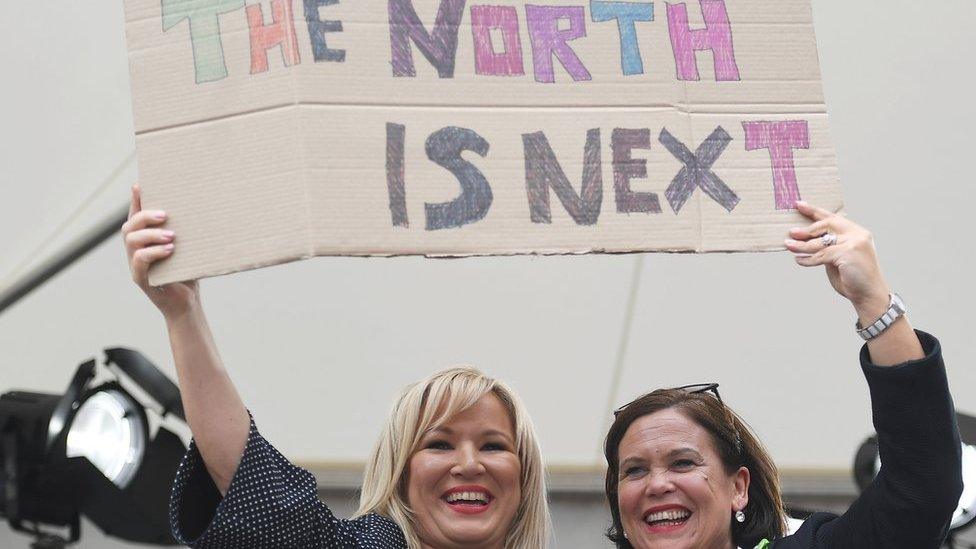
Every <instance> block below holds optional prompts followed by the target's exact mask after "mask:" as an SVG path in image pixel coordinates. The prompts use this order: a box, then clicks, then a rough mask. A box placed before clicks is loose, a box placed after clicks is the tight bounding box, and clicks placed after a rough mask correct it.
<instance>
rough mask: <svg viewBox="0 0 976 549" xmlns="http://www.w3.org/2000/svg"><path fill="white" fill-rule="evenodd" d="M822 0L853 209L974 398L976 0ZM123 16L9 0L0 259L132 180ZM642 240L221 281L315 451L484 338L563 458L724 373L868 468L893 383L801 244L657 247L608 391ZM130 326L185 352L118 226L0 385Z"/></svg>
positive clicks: (73, 357) (823, 457)
mask: <svg viewBox="0 0 976 549" xmlns="http://www.w3.org/2000/svg"><path fill="white" fill-rule="evenodd" d="M730 1H734V0H730ZM814 11H815V18H816V19H815V21H816V30H817V34H818V38H819V41H820V51H821V59H822V68H823V76H824V83H825V86H826V94H827V100H828V107H829V109H830V113H831V123H832V130H833V136H834V138H835V140H836V144H837V151H838V155H839V161H840V167H841V176H842V180H843V183H844V187H845V197H846V201H847V207H848V212H849V214H850V216H851V217H852V218H854V219H856V220H858V221H859V222H861V223H862V224H864V225H865V226H867V227H869V228H870V229H871V230H872V231H873V232H874V234H875V237H876V240H877V243H878V248H879V250H880V254H881V258H882V262H883V265H884V268H885V271H886V273H887V275H888V278H889V280H890V282H891V284H892V286H893V287H894V288H896V289H897V290H898V291H900V292H901V294H902V295H903V297H904V298H905V299H906V301H907V302H908V304H909V307H910V311H911V312H910V316H911V318H912V319H913V321H914V323H915V324H916V326H917V327H919V328H923V329H926V330H929V331H932V332H933V333H935V334H936V335H938V336H939V337H940V338H941V339H942V341H943V343H944V346H945V352H946V357H947V359H948V361H949V371H950V377H951V383H952V386H953V388H954V392H955V397H956V402H957V405H958V407H959V408H960V409H961V410H969V411H972V412H976V392H973V388H974V387H976V369H974V368H972V365H973V364H976V350H974V347H973V344H972V340H971V339H969V338H970V337H971V335H970V333H969V332H970V331H971V326H972V321H971V319H970V315H972V311H973V310H974V305H976V300H974V299H973V295H972V293H971V292H972V280H974V279H976V265H974V254H973V246H972V237H973V230H972V221H971V220H972V219H973V217H974V216H973V215H972V208H973V204H974V202H976V190H974V189H976V178H974V177H973V175H972V171H973V167H972V166H971V162H972V160H973V153H972V142H973V140H974V137H973V131H974V129H973V128H974V127H976V105H974V100H973V90H974V89H976V78H974V76H973V67H974V55H976V46H974V45H973V41H972V40H973V39H972V36H971V34H970V31H971V24H972V21H973V19H974V17H976V6H974V5H973V3H972V2H970V1H968V0H942V1H940V2H907V1H905V2H890V1H888V2H882V1H880V0H865V1H862V2H843V1H820V2H815V6H814ZM122 23H123V18H122V6H121V2H117V1H116V2H80V3H78V2H76V3H64V2H55V3H52V2H12V3H9V4H8V5H5V6H4V17H3V18H2V19H0V52H3V53H2V54H0V60H2V64H3V69H4V71H3V74H4V78H3V82H4V85H3V86H2V87H0V98H2V101H0V189H2V195H0V196H2V199H0V230H2V234H3V237H2V238H0V276H5V277H10V276H13V275H14V274H16V272H17V271H18V269H22V268H23V266H24V265H25V264H27V263H29V261H30V259H31V258H36V257H40V256H43V255H44V254H45V253H47V252H49V251H51V250H52V249H54V248H56V247H57V244H58V242H61V241H63V240H64V239H65V238H69V237H71V236H73V235H76V234H77V233H78V231H80V230H81V229H83V228H84V227H86V226H88V225H90V224H91V223H92V222H94V221H95V220H97V219H99V218H100V217H102V216H104V215H106V214H107V213H108V212H109V211H110V210H112V209H114V208H115V207H117V206H118V205H119V204H120V203H122V202H124V201H125V200H126V198H127V188H128V186H129V185H130V184H131V183H132V182H133V181H134V179H135V168H134V163H130V164H126V159H127V158H128V157H129V155H130V153H131V151H132V150H133V139H132V135H131V133H132V122H131V114H130V104H129V91H128V80H127V66H126V64H127V60H126V54H125V43H124V36H123V24H122ZM119 166H122V168H121V169H119V170H117V168H118V167H119ZM116 170H117V171H118V173H117V175H116V177H114V178H110V175H111V174H112V172H113V171H116ZM107 179H108V180H109V182H108V183H105V182H106V180H107ZM89 202H90V205H89V206H87V207H84V208H80V205H81V204H85V203H89ZM241 222H242V223H246V222H247V220H246V219H242V220H241ZM59 227H60V228H61V229H62V230H61V231H60V232H58V230H59ZM52 234H54V235H56V236H55V237H52ZM45 243H46V245H45ZM637 261H639V258H638V256H588V257H561V258H493V259H465V260H425V259H417V258H413V259H314V260H311V261H306V262H301V263H296V264H291V265H286V266H280V267H274V268H270V269H266V270H261V271H255V272H250V273H244V274H239V275H233V276H229V277H223V278H218V279H213V280H208V281H205V282H204V284H203V291H204V294H205V301H206V304H207V309H208V312H209V313H210V316H211V319H212V322H213V325H214V328H215V332H216V336H217V340H218V342H219V344H220V347H221V350H222V353H223V356H224V359H225V361H226V362H227V364H228V367H229V369H230V370H231V372H232V375H233V377H234V379H235V380H236V382H237V383H238V385H239V387H240V389H241V392H242V393H243V395H244V398H245V401H246V402H247V404H248V405H249V407H250V408H251V409H252V411H253V412H254V414H255V417H256V418H257V420H258V422H259V425H260V426H261V428H262V430H263V431H264V432H265V434H266V435H267V436H268V437H269V438H270V439H271V440H272V441H273V442H275V443H276V444H277V445H278V446H279V448H281V449H282V450H283V451H284V452H285V453H286V454H287V455H289V456H290V457H292V458H293V459H296V460H299V461H315V462H332V461H346V462H348V461H353V462H357V461H361V460H362V459H363V457H364V456H365V455H366V453H367V451H368V449H369V447H370V445H371V444H372V441H373V437H374V436H375V434H376V433H377V432H378V428H379V424H380V421H381V418H382V416H383V415H384V414H385V413H386V410H387V405H388V402H389V399H390V397H391V396H392V394H393V393H394V392H395V391H396V390H397V389H398V388H399V387H401V386H402V385H404V384H405V383H407V382H409V381H411V380H413V379H416V378H418V377H420V376H422V375H424V374H426V373H428V372H430V371H432V370H434V369H439V368H441V367H445V366H448V365H452V364H456V363H470V364H474V365H477V366H479V367H481V368H483V369H485V370H487V371H489V372H491V373H492V374H495V375H497V376H500V377H502V378H503V379H505V380H507V381H508V382H510V383H511V384H512V385H513V386H515V387H516V388H517V389H518V390H519V392H520V393H521V395H522V396H523V398H524V400H525V401H526V402H527V404H528V406H529V408H530V411H531V413H532V415H533V418H534V420H535V422H536V425H537V427H538V430H539V432H540V434H541V438H542V443H543V448H544V450H545V452H546V455H547V457H548V460H549V462H550V463H551V464H554V465H583V466H595V465H598V464H599V459H598V458H599V455H600V454H599V446H600V438H601V435H602V431H603V429H604V428H605V426H606V423H607V418H608V413H609V412H608V408H609V406H608V403H609V402H611V401H612V402H613V403H615V404H619V403H621V402H625V401H627V400H630V398H632V397H633V396H635V395H636V394H638V393H641V392H643V391H645V390H647V389H650V388H654V387H660V386H668V385H677V384H684V383H692V382H699V381H713V380H714V381H718V382H720V383H721V384H722V395H723V397H725V399H726V400H727V401H728V402H729V403H730V404H731V405H732V406H733V407H734V408H736V409H737V410H738V411H739V412H740V413H741V414H742V415H743V416H744V417H745V418H746V419H747V420H748V421H749V422H750V423H751V424H752V425H753V426H754V427H755V429H756V430H757V431H758V432H759V434H760V436H761V437H762V439H763V440H764V441H765V442H766V443H767V445H768V446H769V447H770V449H771V450H772V452H773V454H774V456H775V458H776V460H777V462H778V463H779V464H780V466H781V467H783V468H784V469H790V470H795V469H818V470H820V469H829V470H837V469H847V468H849V466H850V463H851V461H852V459H853V455H854V451H855V449H856V447H857V445H858V444H859V443H860V441H861V440H862V439H863V437H864V436H866V435H867V434H868V433H869V432H870V431H871V423H870V416H869V403H868V401H867V390H866V386H865V384H864V382H863V381H862V378H861V374H860V371H859V369H858V367H857V360H856V358H857V351H858V348H859V345H858V342H859V340H858V339H857V337H856V336H855V335H854V333H853V330H852V325H853V321H854V317H853V312H852V311H851V310H850V308H849V306H847V305H846V304H845V303H844V302H843V301H842V300H841V298H840V297H839V296H836V295H835V294H834V293H833V291H832V290H831V289H830V288H829V286H828V284H827V282H826V278H825V277H824V276H823V273H822V272H821V271H820V270H819V269H818V270H803V269H801V268H799V267H796V266H795V265H794V264H793V262H792V260H791V259H790V258H789V257H788V256H787V255H786V254H785V253H779V254H759V255H751V254H750V255H710V256H691V255H683V256H670V255H649V256H646V257H645V258H644V260H643V261H644V263H643V271H642V273H641V276H640V285H639V291H638V295H637V301H636V307H635V314H634V318H633V324H632V332H631V337H630V339H629V343H628V344H627V345H626V346H625V347H624V351H625V355H624V358H623V360H624V370H623V376H622V384H621V390H620V392H619V394H616V395H610V394H609V392H610V385H611V383H610V382H611V372H612V369H613V365H614V363H615V360H617V351H618V346H619V343H620V339H621V330H622V326H623V325H624V316H625V312H626V305H627V301H628V295H629V290H630V285H631V277H632V274H633V273H634V270H635V263H636V262H637ZM9 280H10V279H9V278H8V281H9ZM115 345H125V346H129V347H133V348H136V349H139V350H141V351H143V352H144V353H146V354H148V355H149V356H150V357H152V358H153V359H154V360H155V361H156V362H157V363H158V364H159V365H161V366H162V367H163V368H165V369H166V370H167V371H168V372H170V373H172V366H171V359H170V356H169V351H168V344H167V339H166V335H165V332H164V328H163V324H162V320H161V317H160V316H159V315H158V313H157V312H156V311H155V310H154V309H153V308H152V306H151V304H150V303H149V302H148V300H146V299H145V298H144V297H143V296H142V295H141V293H139V291H138V290H137V289H136V288H135V286H133V285H132V284H131V283H130V282H129V279H128V272H127V271H126V266H125V261H124V256H123V252H122V247H121V243H120V241H119V239H118V238H113V239H112V241H110V242H108V243H106V244H105V245H103V246H101V247H100V248H98V249H97V250H96V251H95V252H94V253H92V254H90V255H89V256H88V257H86V258H85V259H84V260H82V261H81V262H79V263H78V264H76V265H75V266H73V267H72V268H71V269H69V270H68V271H66V272H64V273H63V274H62V275H60V276H59V277H57V278H56V279H55V280H53V281H52V282H51V283H49V284H48V285H47V286H45V287H44V288H43V289H41V290H40V291H38V292H36V293H34V294H32V295H31V296H29V297H28V298H26V299H25V300H23V301H22V302H21V303H20V304H18V305H17V306H16V307H15V308H12V309H9V310H8V311H6V312H5V313H4V314H2V315H0V390H3V391H5V390H9V389H12V388H28V389H34V390H48V391H52V392H53V391H60V390H62V389H63V387H64V386H65V385H66V383H67V382H68V378H69V376H70V374H71V373H72V372H73V369H74V367H75V366H76V365H77V364H78V363H79V362H80V361H81V360H82V359H84V358H86V357H88V356H90V355H92V354H94V353H97V352H98V350H99V349H101V348H105V347H109V346H115Z"/></svg>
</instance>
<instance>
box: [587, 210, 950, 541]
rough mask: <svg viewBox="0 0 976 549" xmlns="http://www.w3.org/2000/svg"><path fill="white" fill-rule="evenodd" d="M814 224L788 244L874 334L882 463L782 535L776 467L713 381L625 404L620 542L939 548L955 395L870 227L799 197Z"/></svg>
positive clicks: (612, 486) (619, 425)
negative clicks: (832, 506) (838, 505)
mask: <svg viewBox="0 0 976 549" xmlns="http://www.w3.org/2000/svg"><path fill="white" fill-rule="evenodd" d="M797 209H798V210H799V211H800V212H801V213H803V214H804V215H806V216H807V217H809V218H810V219H811V220H812V221H813V223H812V224H811V225H809V226H808V227H805V228H802V229H793V230H792V231H791V232H790V238H789V239H787V241H786V247H787V248H788V249H789V250H790V251H792V252H793V253H794V254H795V255H796V261H797V263H799V264H800V265H803V266H806V267H814V266H819V265H824V266H825V267H826V270H827V275H828V278H829V280H830V283H831V285H832V286H833V287H834V289H835V290H837V292H838V293H840V294H841V295H842V296H844V297H845V298H847V299H848V300H850V302H851V304H852V305H853V306H854V309H855V311H856V312H857V316H858V321H859V325H863V326H867V327H868V331H867V332H864V333H862V336H865V337H866V338H868V342H867V344H866V345H865V346H864V348H863V349H862V350H861V356H860V358H861V367H862V369H863V371H864V375H865V377H866V378H867V381H868V386H869V388H870V392H871V402H872V408H873V412H874V414H873V415H874V424H875V428H876V429H877V432H878V443H879V445H880V450H881V455H882V458H883V466H882V468H881V471H880V472H879V474H878V476H877V477H876V478H875V480H874V482H873V483H872V484H871V486H870V487H868V488H867V489H866V490H865V491H864V493H862V494H861V496H860V497H859V498H858V499H857V501H855V502H854V503H853V504H852V505H851V507H850V509H849V510H848V511H847V512H846V513H845V514H844V515H842V516H836V515H832V514H828V513H818V514H815V515H813V516H812V517H810V518H809V519H807V520H806V521H805V522H804V524H803V526H802V527H800V529H799V530H798V531H797V532H796V533H795V534H793V535H786V534H787V532H786V524H785V514H784V511H783V503H782V498H781V494H780V485H779V478H778V473H777V470H776V466H775V464H774V463H773V461H772V459H771V458H770V457H769V454H768V453H767V452H766V450H765V448H763V446H762V444H761V443H760V442H759V440H758V439H757V438H756V437H755V435H754V434H753V433H752V432H751V431H750V430H749V428H748V427H747V426H746V424H745V423H744V422H743V421H742V420H741V419H740V418H739V417H738V416H737V415H736V414H735V412H733V411H732V410H730V409H729V408H728V407H727V406H725V404H724V403H723V402H722V400H721V397H719V394H718V386H717V384H706V385H696V386H689V387H681V388H675V389H662V390H657V391H654V392H652V393H649V394H647V395H644V396H642V397H640V398H638V399H637V400H635V401H633V402H631V403H630V404H627V405H625V406H623V407H621V408H620V409H618V410H617V411H616V413H615V414H616V417H615V420H614V422H613V425H612V426H611V427H610V431H609V433H608V434H607V438H606V444H605V449H604V450H605V454H606V458H607V466H608V467H607V477H606V490H607V498H608V500H609V504H610V510H611V518H612V524H611V526H610V529H609V530H608V532H607V534H608V536H609V537H610V539H611V540H612V541H613V542H615V543H616V545H617V547H619V548H636V549H658V548H668V549H677V548H681V549H692V548H694V549H734V548H735V547H757V548H764V547H770V548H773V549H792V548H797V549H799V548H804V549H806V548H831V549H847V548H851V549H855V548H856V549H866V548H876V547H877V548H880V547H884V548H902V547H903V548H906V549H908V548H911V549H926V548H932V549H937V548H938V547H940V546H941V544H942V541H943V539H944V537H945V535H946V532H947V528H948V524H949V519H950V518H951V516H952V513H953V511H954V509H955V507H956V504H957V503H958V501H959V496H960V494H961V492H962V472H961V456H960V442H959V434H958V429H957V428H956V423H955V415H954V411H953V406H952V399H951V397H950V395H949V390H948V384H947V381H946V375H945V368H944V365H943V363H942V355H941V350H940V347H939V343H938V341H936V339H935V338H933V337H932V336H930V335H928V334H925V333H922V332H915V331H914V330H913V329H912V327H911V325H910V324H909V323H908V319H907V318H905V317H904V314H903V313H904V311H903V305H902V304H901V300H900V299H898V298H897V296H894V295H893V294H892V293H891V291H890V289H889V288H888V285H887V283H886V282H885V280H884V277H883V276H882V274H881V269H880V267H879V265H878V261H877V257H876V254H875V250H874V244H873V241H872V239H871V235H870V234H869V233H868V232H867V231H866V230H864V229H863V228H861V227H860V226H858V225H857V224H855V223H853V222H852V221H850V220H848V219H846V218H844V217H842V216H839V215H836V214H833V213H831V212H828V211H826V210H822V209H820V208H816V207H813V206H810V205H807V204H805V203H799V204H798V205H797Z"/></svg>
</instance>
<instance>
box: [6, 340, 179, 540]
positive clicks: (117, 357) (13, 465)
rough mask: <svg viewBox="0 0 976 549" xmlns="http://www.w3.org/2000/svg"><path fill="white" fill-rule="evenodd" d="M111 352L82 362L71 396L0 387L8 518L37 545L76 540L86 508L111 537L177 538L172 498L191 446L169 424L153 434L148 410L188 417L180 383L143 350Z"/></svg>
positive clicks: (69, 392) (15, 528) (90, 517)
mask: <svg viewBox="0 0 976 549" xmlns="http://www.w3.org/2000/svg"><path fill="white" fill-rule="evenodd" d="M105 355H106V356H105V366H104V368H99V367H98V366H97V365H96V362H95V360H88V361H86V362H84V363H82V364H81V365H80V366H79V367H78V369H77V370H76V371H75V375H74V377H73V379H72V380H71V383H69V384H68V388H67V390H66V391H65V392H64V394H49V393H36V392H27V391H10V392H7V393H4V394H3V395H0V463H2V469H0V516H2V517H6V519H7V521H8V522H9V523H10V526H11V528H13V529H14V530H16V531H20V532H25V533H27V534H29V535H31V536H33V537H34V538H35V541H34V543H33V544H32V547H37V548H39V549H43V548H47V549H53V548H60V547H64V546H65V544H67V543H71V542H74V541H77V540H78V539H79V537H80V534H81V532H80V518H79V517H80V515H84V516H86V517H87V518H88V519H89V520H91V521H92V522H93V523H94V524H95V525H96V526H98V527H99V528H100V529H101V530H102V531H104V532H105V533H106V534H107V535H109V536H113V537H118V538H121V539H125V540H129V541H135V542H140V543H150V544H156V545H174V544H175V541H174V540H173V538H172V535H171V534H170V530H169V522H168V515H167V513H168V500H169V493H170V487H171V486H172V482H173V478H174V476H175V474H176V469H177V467H178V465H179V462H180V459H181V458H182V457H183V454H184V453H185V452H186V446H185V445H184V444H183V441H182V440H181V439H180V437H179V436H177V435H176V434H175V433H173V432H172V431H171V430H169V429H167V428H166V427H165V426H164V425H162V424H160V425H158V428H156V429H154V430H155V434H152V432H151V430H152V429H151V427H155V423H157V422H155V421H154V424H153V425H150V422H149V416H148V415H147V410H151V411H152V412H153V414H154V415H155V416H156V417H158V418H159V419H162V418H165V417H167V416H170V417H172V418H175V420H176V421H180V422H185V418H184V414H183V406H182V403H181V401H180V393H179V389H178V388H177V387H176V385H175V384H173V382H172V381H170V380H169V378H167V377H166V376H165V375H163V373H162V372H160V371H159V370H158V369H157V368H156V367H155V366H154V365H153V364H152V363H151V362H149V360H148V359H146V358H145V357H144V356H143V355H141V354H140V353H138V352H136V351H133V350H130V349H123V348H116V349H107V350H106V351H105ZM102 372H105V373H107V374H110V375H108V376H100V375H99V374H101V373H102ZM106 377H108V378H109V379H105V378H106ZM128 382H132V383H133V384H134V385H135V387H131V386H130V389H131V390H130V389H127V388H126V387H125V386H124V385H128ZM136 388H138V389H136ZM133 393H143V394H141V395H140V398H137V397H136V396H135V395H134V394H133ZM147 400H151V401H154V402H147V403H144V402H143V401H147ZM156 417H154V420H155V419H156ZM42 526H43V527H45V528H51V527H55V528H62V529H65V528H66V529H67V530H68V534H67V536H66V537H65V536H62V535H61V534H60V533H54V532H52V531H45V529H44V528H42Z"/></svg>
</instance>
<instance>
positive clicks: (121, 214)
mask: <svg viewBox="0 0 976 549" xmlns="http://www.w3.org/2000/svg"><path fill="white" fill-rule="evenodd" d="M128 216H129V206H128V205H125V206H124V207H122V208H120V209H118V210H116V211H115V212H113V213H112V214H111V215H109V216H107V217H105V219H103V220H102V221H101V222H99V223H98V224H97V225H95V226H94V227H92V228H91V229H89V230H88V231H87V232H85V233H84V234H82V235H81V236H79V237H78V238H77V239H75V240H74V241H73V242H71V243H70V244H68V245H66V246H65V247H64V248H62V249H61V250H59V251H58V252H57V253H55V254H53V255H51V257H49V258H47V259H45V260H44V261H43V262H42V263H41V264H39V265H38V266H36V267H34V268H33V269H31V270H30V271H28V272H26V273H24V276H22V277H20V278H19V279H18V280H16V281H14V282H13V283H12V284H10V285H9V286H8V287H6V288H3V289H2V291H0V313H3V311H5V310H6V309H7V307H10V306H11V305H13V304H14V303H17V302H18V301H20V299H21V298H22V297H24V296H25V295H27V294H29V293H31V292H32V291H34V290H35V289H36V288H38V287H39V286H41V285H42V284H44V283H45V282H47V281H48V280H49V279H51V278H52V277H54V276H55V275H57V274H58V273H60V272H61V271H63V270H64V269H66V268H67V267H68V266H69V265H71V264H72V263H74V262H75V261H77V260H78V259H81V258H82V257H84V256H85V254H87V253H88V252H90V251H92V250H93V249H95V248H96V247H97V246H98V245H99V244H101V243H102V242H105V241H106V240H108V239H109V238H110V237H111V236H112V235H115V234H118V232H119V229H121V228H122V224H123V223H125V220H126V218H128Z"/></svg>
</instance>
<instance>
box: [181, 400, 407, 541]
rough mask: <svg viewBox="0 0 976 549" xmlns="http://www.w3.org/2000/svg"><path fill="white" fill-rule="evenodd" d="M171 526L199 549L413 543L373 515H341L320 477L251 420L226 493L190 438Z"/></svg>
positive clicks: (391, 523) (389, 523) (390, 525)
mask: <svg viewBox="0 0 976 549" xmlns="http://www.w3.org/2000/svg"><path fill="white" fill-rule="evenodd" d="M169 519H170V526H171V528H172V530H173V535H174V536H175V537H176V539H177V540H178V541H179V542H180V543H184V544H186V545H189V546H190V547H194V548H200V549H204V548H206V549H265V548H267V549H272V548H273V549H279V548H287V547H295V548H298V547H301V548H322V549H326V548H328V549H338V548H344V547H358V548H362V549H406V547H407V542H406V540H405V539H404V537H403V533H402V532H401V531H400V528H399V527H398V526H397V525H396V523H394V522H393V521H392V520H390V519H389V518H386V517H383V516H380V515H377V514H375V513H371V514H369V515H366V516H362V517H359V518H357V519H353V520H342V519H338V518H336V517H335V515H333V514H332V511H331V510H329V508H328V507H327V506H326V505H325V504H324V503H322V501H320V500H319V499H318V496H317V490H316V482H315V478H314V477H313V476H312V474H311V473H309V472H308V471H306V470H304V469H302V468H300V467H296V466H295V465H293V464H292V463H290V462H289V461H288V460H287V459H285V457H284V456H282V455H281V454H280V453H279V452H278V451H277V450H276V449H275V448H274V447H273V446H271V444H270V443H268V441H267V440H265V439H264V437H262V436H261V434H260V433H258V429H257V427H256V426H255V424H254V419H253V418H252V419H251V432H250V434H249V435H248V437H247V446H246V447H245V449H244V456H243V457H242V458H241V463H240V465H239V466H238V468H237V472H236V473H235V474H234V478H233V480H232V481H231V483H230V487H229V488H228V490H227V494H226V495H225V496H224V497H221V495H220V491H219V490H217V486H216V485H215V484H214V482H213V479H212V478H210V474H209V473H208V472H207V468H206V467H205V466H204V464H203V459H202V458H201V457H200V452H199V451H198V450H197V447H196V444H195V443H193V442H191V443H190V449H189V451H187V453H186V456H185V457H184V458H183V462H182V463H181V464H180V468H179V470H178V471H177V473H176V481H175V482H174V484H173V493H172V495H171V497H170V505H169Z"/></svg>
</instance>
